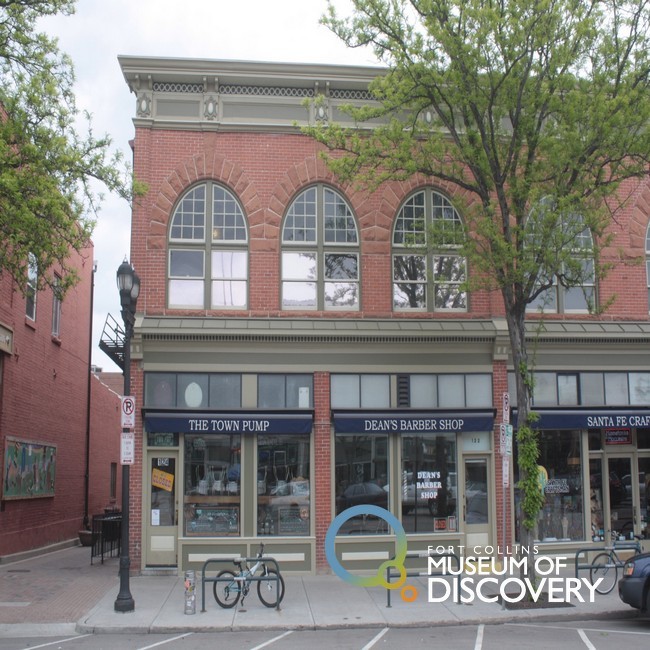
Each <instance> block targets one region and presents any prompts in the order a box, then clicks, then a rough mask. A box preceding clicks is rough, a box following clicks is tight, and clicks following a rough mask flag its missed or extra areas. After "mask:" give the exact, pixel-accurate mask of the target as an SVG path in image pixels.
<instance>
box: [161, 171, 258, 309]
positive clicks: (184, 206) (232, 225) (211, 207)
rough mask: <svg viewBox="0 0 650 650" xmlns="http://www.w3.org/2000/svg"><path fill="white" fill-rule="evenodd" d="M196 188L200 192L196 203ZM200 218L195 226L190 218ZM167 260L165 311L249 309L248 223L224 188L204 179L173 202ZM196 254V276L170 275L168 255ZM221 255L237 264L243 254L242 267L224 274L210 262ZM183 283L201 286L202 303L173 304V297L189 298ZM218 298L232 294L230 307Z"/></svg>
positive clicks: (170, 263)
mask: <svg viewBox="0 0 650 650" xmlns="http://www.w3.org/2000/svg"><path fill="white" fill-rule="evenodd" d="M200 190H203V198H202V199H201V197H200V195H199V196H197V194H200V192H199V191H200ZM198 215H202V221H203V223H202V225H201V223H200V221H201V220H200V219H198V220H197V221H198V223H196V222H195V216H198ZM168 243H169V245H168V257H167V306H168V307H169V309H200V310H205V309H209V310H218V311H222V310H223V311H229V310H237V309H247V308H248V291H249V274H250V256H249V252H248V243H249V237H248V224H247V220H246V215H245V213H244V210H243V208H242V206H241V204H240V202H239V200H238V199H237V197H236V196H235V194H234V193H233V192H232V191H231V190H230V189H229V188H227V187H225V186H223V185H221V184H219V183H217V182H215V181H204V182H202V183H199V184H198V185H194V186H193V187H191V188H189V189H188V190H187V191H186V192H185V193H184V194H183V195H182V196H181V197H180V198H179V200H178V201H177V203H176V207H175V208H174V211H173V212H172V217H171V219H170V225H169V237H168ZM182 251H188V252H189V251H193V252H196V253H198V252H200V253H201V256H202V265H201V266H202V269H201V272H200V273H199V274H196V275H174V274H172V262H173V256H174V253H176V252H182ZM220 253H231V254H232V259H233V260H236V259H238V258H240V256H242V255H243V256H244V264H243V265H242V264H241V263H238V264H237V265H236V267H237V268H236V270H235V269H234V268H233V270H232V273H225V272H224V269H225V267H224V266H220V267H217V265H216V264H215V262H216V261H217V256H219V254H220ZM183 282H186V283H188V287H189V283H192V285H194V286H195V290H196V289H198V284H199V283H200V285H201V291H202V299H201V300H200V301H199V300H194V301H190V300H187V301H183V300H174V299H173V296H175V295H178V296H186V295H190V294H189V293H188V292H186V291H184V290H183V288H182V287H183V284H182V283H183ZM218 295H221V296H223V297H225V296H231V297H232V300H231V303H232V304H225V303H226V302H227V301H226V300H225V299H224V300H215V297H216V296H218Z"/></svg>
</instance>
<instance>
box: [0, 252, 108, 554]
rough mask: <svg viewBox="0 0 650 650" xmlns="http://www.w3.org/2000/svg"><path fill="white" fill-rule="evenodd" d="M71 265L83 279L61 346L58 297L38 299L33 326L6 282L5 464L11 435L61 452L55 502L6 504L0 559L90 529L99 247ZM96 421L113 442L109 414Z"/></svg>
mask: <svg viewBox="0 0 650 650" xmlns="http://www.w3.org/2000/svg"><path fill="white" fill-rule="evenodd" d="M72 260H73V263H74V265H75V267H76V268H77V269H78V272H79V275H80V278H81V280H80V282H79V284H78V285H77V286H76V287H74V288H72V289H71V290H70V291H69V292H68V294H67V295H66V297H65V299H64V301H63V304H62V309H61V321H60V322H61V326H60V336H59V337H58V338H57V339H54V338H53V337H52V334H51V331H52V292H51V291H49V290H44V291H41V292H39V293H38V295H37V301H36V320H35V321H28V320H26V318H25V299H24V298H23V297H22V296H21V295H20V293H18V292H17V291H16V286H15V284H14V283H13V282H12V281H11V280H10V279H9V278H8V276H7V275H6V274H4V275H3V276H2V277H0V296H1V297H2V300H0V322H2V323H3V324H4V325H5V326H7V327H9V328H11V329H12V330H13V339H14V347H13V355H6V354H5V355H3V363H2V383H1V388H0V394H1V402H0V457H1V458H2V461H4V449H5V439H6V437H7V436H11V437H15V438H18V439H20V440H25V441H34V442H41V443H46V444H50V445H56V449H57V462H56V479H55V481H56V483H55V495H54V496H53V497H43V498H34V499H20V500H2V501H1V502H0V504H1V505H0V556H4V555H9V554H13V553H18V552H22V551H26V550H30V549H33V548H37V547H41V546H45V545H48V544H52V543H56V542H61V541H64V540H69V539H74V538H76V537H77V531H78V530H79V529H80V528H81V526H82V523H83V517H84V502H85V468H86V432H87V430H88V426H87V423H88V419H87V395H88V386H89V383H88V377H89V336H90V303H91V296H90V294H91V277H92V267H93V249H92V247H89V248H87V249H85V250H84V251H82V253H81V254H80V255H77V254H75V255H73V257H72ZM0 354H2V353H0ZM105 407H106V405H105V404H102V406H100V407H99V408H101V409H102V410H103V409H104V408H105ZM111 408H112V406H111ZM95 415H96V418H95V420H96V429H95V431H94V432H93V433H94V434H95V435H97V436H98V437H99V439H102V438H106V440H109V439H110V438H109V434H110V432H111V429H112V428H113V426H114V422H115V421H114V419H111V417H110V415H109V414H107V413H106V412H100V413H97V414H95ZM118 416H119V413H118ZM113 417H114V416H113ZM117 424H118V426H119V417H118V420H117ZM102 445H104V443H102ZM101 453H104V449H103V448H102V451H101ZM2 467H3V468H4V462H3V464H2ZM3 480H4V475H3ZM91 480H92V479H91ZM101 480H103V477H101ZM91 485H92V484H91ZM94 487H95V488H96V489H97V490H98V491H99V492H98V493H99V495H100V496H99V497H98V500H97V502H96V503H97V507H99V504H100V503H102V502H103V501H104V494H103V490H104V488H103V486H102V487H101V488H100V487H99V482H98V481H96V482H95V484H94ZM94 503H95V502H93V504H94ZM102 507H103V505H102Z"/></svg>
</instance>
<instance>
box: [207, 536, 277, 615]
mask: <svg viewBox="0 0 650 650" xmlns="http://www.w3.org/2000/svg"><path fill="white" fill-rule="evenodd" d="M263 557H264V544H260V548H259V550H258V552H257V562H255V564H254V565H253V566H252V567H249V566H248V564H247V563H246V562H245V560H244V561H237V560H233V564H235V566H236V567H237V569H238V571H237V573H234V572H233V571H230V570H229V569H224V570H223V571H220V572H219V573H218V574H217V580H216V581H215V582H214V583H213V586H212V589H213V591H214V598H215V600H216V601H217V602H218V603H219V605H220V606H221V607H223V608H224V609H230V608H231V607H234V606H235V605H236V604H237V603H238V602H239V599H240V598H241V603H242V605H243V604H244V598H246V596H248V592H249V591H250V586H251V582H252V581H253V579H255V581H256V582H257V595H258V597H259V599H260V601H261V602H262V604H263V605H265V606H266V607H277V606H278V605H279V604H280V603H281V602H282V599H283V598H284V579H283V578H282V576H281V575H280V573H279V572H278V571H276V570H275V569H269V568H268V567H267V566H266V563H265V562H263V561H262V558H263ZM244 564H245V566H243V565H244ZM260 569H261V571H262V575H261V577H259V578H256V574H257V572H258V571H259V570H260ZM264 578H267V579H266V580H265V579H264Z"/></svg>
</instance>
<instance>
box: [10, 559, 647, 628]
mask: <svg viewBox="0 0 650 650" xmlns="http://www.w3.org/2000/svg"><path fill="white" fill-rule="evenodd" d="M95 562H97V561H95ZM118 568H119V560H118V559H117V558H110V559H108V560H106V561H105V563H104V564H103V565H102V564H99V563H95V564H93V565H92V566H91V565H90V551H89V549H87V548H81V547H73V548H69V549H65V550H62V551H57V552H54V553H49V554H47V555H42V556H38V557H36V558H32V559H30V560H24V561H21V562H16V563H13V564H0V637H9V636H26V635H29V636H34V635H39V634H48V635H52V634H74V633H93V632H95V633H101V632H125V633H127V632H129V633H146V632H159V633H163V632H164V633H177V632H184V631H195V632H200V631H216V630H253V629H266V630H271V629H278V630H286V629H314V628H345V627H381V628H383V627H397V626H429V625H457V624H479V623H484V624H490V623H504V622H510V621H527V622H528V621H532V620H534V621H540V620H558V619H559V620H570V619H573V620H581V619H599V620H607V619H612V618H627V617H634V616H636V613H635V611H634V610H632V608H630V607H628V606H627V605H625V604H623V603H622V602H621V601H620V600H619V598H618V593H617V590H616V589H615V590H614V591H612V592H611V593H610V594H608V595H606V596H601V595H598V594H596V595H595V602H593V603H590V602H584V603H580V602H575V598H574V599H572V604H573V605H574V606H572V607H551V608H536V609H527V610H509V609H503V608H502V606H501V605H500V604H499V603H485V602H480V601H478V600H475V601H474V602H473V603H471V604H470V603H468V604H462V603H458V604H457V603H453V602H449V601H447V602H444V603H429V602H428V599H427V586H428V582H427V579H426V577H424V578H409V580H408V584H409V585H412V586H414V587H416V588H417V590H418V596H417V598H416V600H415V601H414V602H405V601H404V600H402V598H401V596H400V591H399V590H393V591H392V592H391V605H392V606H391V607H387V606H386V590H385V589H383V588H381V587H372V588H361V587H354V586H351V585H348V584H347V583H345V582H343V581H342V580H340V579H339V578H338V577H336V576H333V575H324V576H320V575H319V576H291V575H288V576H285V583H286V592H285V597H284V600H283V601H282V604H281V606H280V609H279V610H276V609H269V608H267V607H264V606H263V605H262V604H261V603H260V601H259V599H258V597H257V591H256V589H255V588H253V590H252V591H251V593H250V594H249V595H248V597H247V598H246V601H245V603H244V607H243V608H242V607H241V604H238V605H237V607H235V608H233V609H231V610H225V609H221V608H220V607H219V606H218V605H217V603H216V602H215V600H214V597H213V595H212V584H211V583H206V585H205V608H206V611H205V612H202V611H201V609H202V593H201V580H200V577H198V578H197V585H196V613H195V614H185V613H184V609H185V599H184V583H183V576H132V577H131V580H130V589H131V594H132V596H133V599H134V601H135V611H133V612H128V613H118V612H115V611H114V603H115V598H116V596H117V594H118V591H119V579H118V575H117V574H118ZM566 575H567V576H568V575H570V576H573V570H571V571H569V572H568V573H567V574H566ZM583 575H584V577H587V576H586V574H583ZM582 593H583V595H584V597H585V600H587V599H588V592H587V591H586V589H583V590H582Z"/></svg>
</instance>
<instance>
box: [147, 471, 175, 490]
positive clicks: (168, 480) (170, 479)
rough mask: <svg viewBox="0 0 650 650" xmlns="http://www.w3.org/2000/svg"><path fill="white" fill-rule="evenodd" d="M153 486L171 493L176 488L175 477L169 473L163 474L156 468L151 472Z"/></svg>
mask: <svg viewBox="0 0 650 650" xmlns="http://www.w3.org/2000/svg"><path fill="white" fill-rule="evenodd" d="M151 485H152V486H153V487H157V488H160V489H161V490H166V491H167V492H171V491H172V489H173V488H174V475H173V474H170V473H169V472H163V471H162V470H159V469H156V468H155V467H154V468H153V469H152V470H151Z"/></svg>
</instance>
